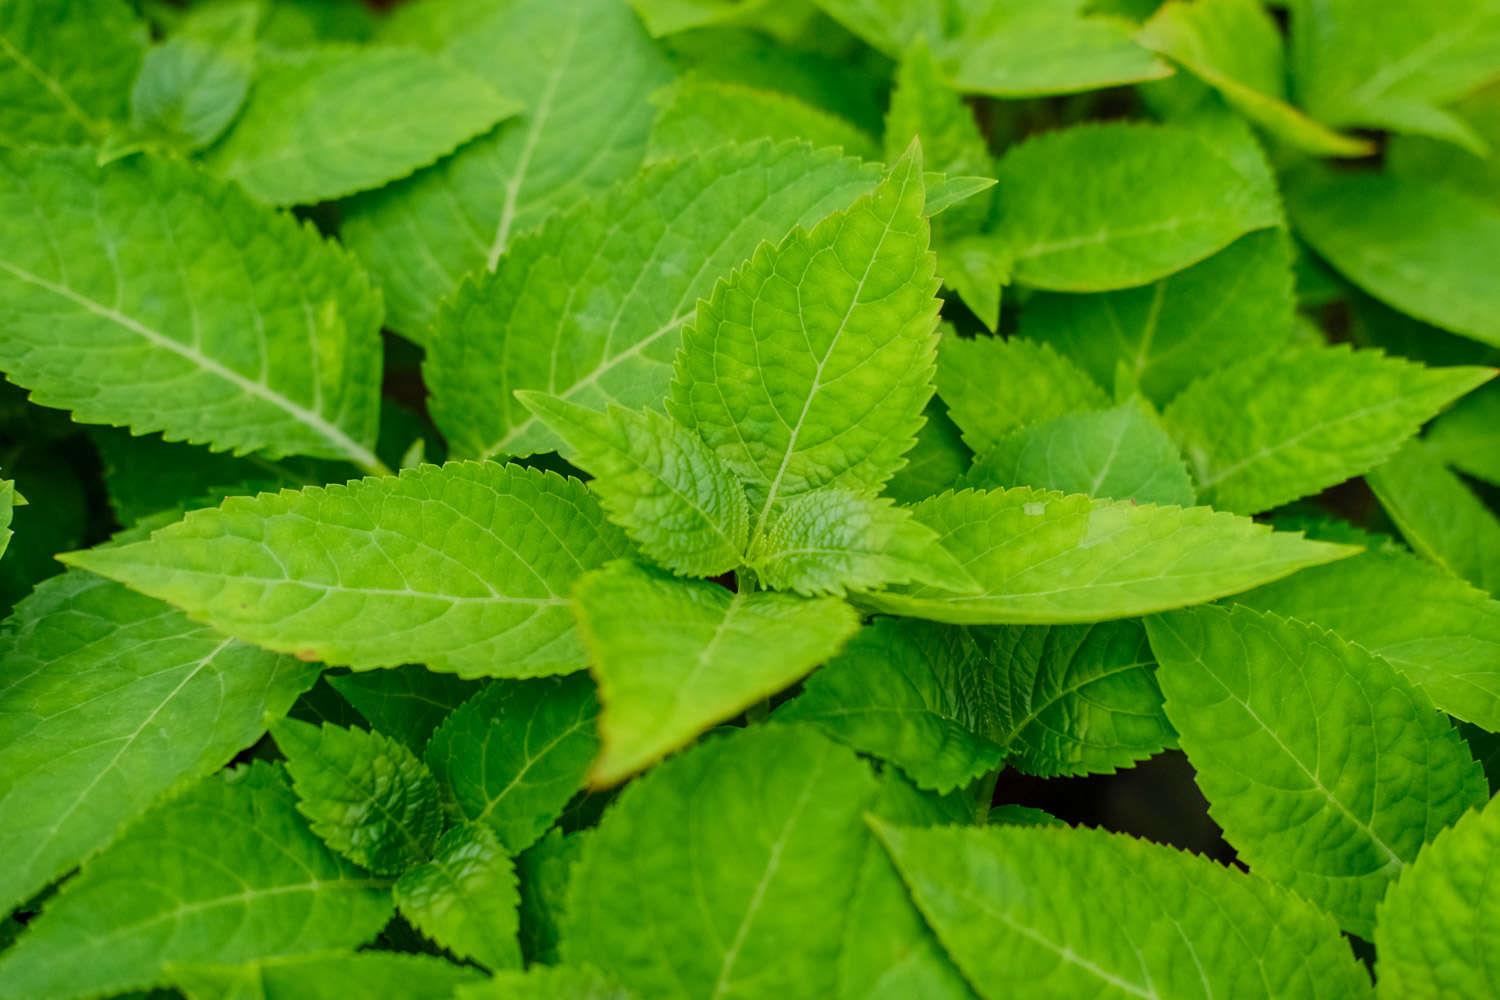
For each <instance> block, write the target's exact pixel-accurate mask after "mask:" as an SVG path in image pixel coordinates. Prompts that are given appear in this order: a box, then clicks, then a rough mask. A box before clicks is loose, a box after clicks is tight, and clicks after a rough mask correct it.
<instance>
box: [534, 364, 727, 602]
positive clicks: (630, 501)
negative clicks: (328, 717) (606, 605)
mask: <svg viewBox="0 0 1500 1000" xmlns="http://www.w3.org/2000/svg"><path fill="white" fill-rule="evenodd" d="M517 398H518V399H519V400H520V401H521V403H522V405H523V406H525V407H526V408H527V409H528V410H530V411H531V412H532V414H533V415H535V417H536V419H538V420H540V421H541V422H542V423H543V425H545V426H546V428H547V429H548V430H549V431H551V432H552V433H553V434H556V435H557V436H558V437H559V438H561V439H562V441H563V443H564V446H565V447H564V448H563V455H564V456H565V457H566V458H567V459H568V461H570V462H571V463H573V464H574V465H576V466H578V467H579V468H580V469H583V470H584V471H585V472H587V473H588V474H589V475H591V476H593V477H594V479H593V482H592V484H591V486H592V489H593V492H594V494H595V495H596V496H598V497H599V503H600V505H601V506H603V507H604V509H605V511H606V512H608V513H609V515H610V519H611V520H612V521H614V522H615V523H616V524H618V525H620V526H621V527H622V528H624V529H625V531H626V532H627V533H628V534H629V535H630V537H631V539H632V540H633V541H634V542H635V543H636V544H637V545H638V546H640V549H641V552H642V553H643V554H644V555H646V556H648V557H650V558H651V559H652V560H654V561H655V562H656V563H657V564H658V565H661V566H664V567H666V568H667V569H670V570H671V571H672V572H674V573H678V574H681V575H683V576H718V575H719V574H721V573H727V572H729V571H730V570H732V569H734V568H735V567H737V566H739V565H740V564H741V563H742V562H743V561H744V555H745V542H746V540H747V538H748V537H749V534H750V505H749V502H748V501H747V500H746V499H745V490H744V487H742V486H741V485H740V481H739V479H737V478H736V477H735V474H734V472H733V471H732V470H730V468H729V467H728V466H727V465H725V464H724V463H723V462H722V461H721V460H720V459H719V456H718V455H717V454H715V453H714V452H713V451H712V450H711V449H710V448H709V447H708V445H706V444H704V443H703V441H702V440H701V439H700V438H699V437H698V436H697V435H696V434H694V433H693V432H691V431H689V430H686V429H685V428H683V427H681V426H680V425H679V424H677V422H676V421H674V420H672V419H671V418H670V417H667V416H664V415H663V414H660V413H657V412H655V411H653V410H647V411H645V412H642V413H635V412H632V411H630V410H626V409H622V408H621V407H618V406H611V407H609V408H608V409H606V410H605V412H603V413H599V412H596V411H594V410H590V409H588V408H586V407H582V406H577V405H575V404H573V403H569V402H568V401H567V400H564V399H560V398H558V397H556V396H548V395H546V394H544V393H538V392H526V391H521V392H519V393H518V394H517Z"/></svg>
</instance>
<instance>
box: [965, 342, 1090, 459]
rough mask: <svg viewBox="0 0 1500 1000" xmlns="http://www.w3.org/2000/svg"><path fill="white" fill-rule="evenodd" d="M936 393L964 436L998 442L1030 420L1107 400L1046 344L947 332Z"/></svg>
mask: <svg viewBox="0 0 1500 1000" xmlns="http://www.w3.org/2000/svg"><path fill="white" fill-rule="evenodd" d="M937 387H938V394H939V395H941V396H942V397H943V402H945V403H947V404H948V415H949V416H950V417H952V418H953V422H954V423H956V424H957V425H958V428H959V430H960V431H961V432H962V434H963V439H964V441H965V442H966V443H967V444H968V445H969V447H970V448H972V449H974V450H975V451H977V452H985V451H988V450H990V449H991V448H994V447H996V446H997V445H999V444H1000V442H1001V441H1003V440H1005V439H1006V438H1007V437H1008V436H1009V435H1011V434H1012V433H1014V432H1015V431H1017V430H1019V429H1020V428H1022V427H1024V426H1025V425H1026V424H1028V423H1035V422H1038V421H1042V420H1050V419H1052V418H1054V417H1061V416H1063V415H1065V414H1068V413H1072V412H1073V411H1075V410H1092V409H1103V408H1104V407H1105V406H1108V405H1109V400H1108V398H1107V397H1106V396H1105V395H1104V390H1103V389H1100V388H1099V386H1098V384H1097V383H1095V382H1093V381H1092V380H1091V379H1090V378H1089V377H1088V376H1087V375H1085V374H1084V373H1083V372H1082V371H1080V370H1079V369H1078V368H1077V367H1076V366H1075V365H1074V364H1073V363H1072V362H1070V361H1069V360H1068V359H1067V358H1065V357H1062V356H1061V355H1059V354H1058V353H1057V352H1056V351H1054V350H1052V348H1050V347H1048V346H1047V345H1046V344H1037V343H1033V342H1031V341H1027V340H1001V339H1000V338H999V337H974V338H972V339H969V338H961V337H957V336H954V335H953V334H952V333H951V332H945V333H944V334H943V338H942V341H941V342H940V343H939V344H938V365H937Z"/></svg>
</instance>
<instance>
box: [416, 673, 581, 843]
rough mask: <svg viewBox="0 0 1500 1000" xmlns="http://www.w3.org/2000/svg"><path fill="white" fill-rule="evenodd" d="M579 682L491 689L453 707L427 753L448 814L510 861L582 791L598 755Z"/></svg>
mask: <svg viewBox="0 0 1500 1000" xmlns="http://www.w3.org/2000/svg"><path fill="white" fill-rule="evenodd" d="M597 713H598V704H597V702H596V701H595V699H594V690H593V685H592V684H590V683H589V679H588V677H587V676H585V675H583V674H576V675H574V676H572V677H565V678H546V679H539V680H527V681H509V680H506V681H494V682H492V683H491V684H490V685H489V686H488V687H486V688H485V689H484V690H483V691H481V692H480V693H479V694H477V695H475V696H474V697H473V698H470V699H469V700H468V701H466V702H464V703H463V704H462V705H460V706H459V707H458V708H457V709H456V710H455V711H454V712H453V714H452V715H451V716H449V717H448V721H447V722H445V723H443V724H442V725H441V726H439V727H438V730H437V732H435V733H433V735H432V742H431V743H429V744H428V745H427V764H428V766H429V767H431V768H432V771H433V773H434V774H435V775H437V778H438V782H439V783H440V784H441V785H442V786H443V791H444V795H445V797H446V798H447V799H448V801H449V802H450V803H451V806H452V809H453V811H454V813H456V814H457V815H458V816H459V817H461V818H462V819H463V820H465V821H466V822H469V823H474V824H478V825H483V826H488V827H489V828H491V829H492V830H494V831H495V835H496V836H497V837H498V838H499V842H500V846H501V847H503V848H504V849H505V850H506V852H507V853H509V854H518V853H520V852H521V851H523V850H525V849H526V848H527V847H529V846H530V845H531V844H532V843H534V842H535V841H536V839H537V838H538V837H540V836H541V835H542V834H543V833H544V832H545V831H546V829H547V827H549V826H551V825H552V822H553V821H554V820H556V819H557V817H558V816H559V815H560V814H561V813H562V811H563V806H565V805H567V802H568V800H569V799H571V798H572V797H573V795H574V793H576V792H577V791H578V789H579V788H580V787H582V785H583V780H584V775H585V774H586V772H587V771H588V768H589V764H590V763H591V762H592V761H593V759H594V756H595V754H596V753H597V752H598V748H599V739H598V737H597V736H596V735H595V716H596V715H597Z"/></svg>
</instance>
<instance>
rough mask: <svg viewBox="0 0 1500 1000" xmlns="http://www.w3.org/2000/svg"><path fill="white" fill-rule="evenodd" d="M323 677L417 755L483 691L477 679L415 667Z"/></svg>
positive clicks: (371, 721)
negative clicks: (459, 709)
mask: <svg viewBox="0 0 1500 1000" xmlns="http://www.w3.org/2000/svg"><path fill="white" fill-rule="evenodd" d="M324 676H325V679H326V680H327V681H328V683H329V684H331V685H332V686H333V689H334V690H335V691H337V692H338V693H339V694H340V695H342V696H343V697H344V700H345V701H347V702H349V704H351V705H353V706H354V710H355V711H357V712H358V713H359V714H360V715H361V716H363V717H364V719H365V721H366V722H368V723H369V724H370V725H371V726H373V727H374V728H375V730H376V731H377V732H380V733H384V734H385V735H386V736H389V737H391V738H392V739H396V740H399V741H401V742H402V743H404V744H405V745H406V746H407V747H408V748H409V749H411V750H415V751H417V752H418V753H421V752H422V749H423V748H424V747H425V746H427V740H428V739H429V738H430V737H431V736H432V731H433V730H434V729H436V728H437V727H438V725H439V724H440V723H441V722H442V721H443V720H444V719H445V718H447V717H448V714H449V713H450V712H452V711H453V710H454V709H455V708H457V707H458V706H459V705H461V704H463V703H464V701H466V700H467V699H468V698H469V697H470V696H472V695H473V694H475V693H476V692H477V691H478V690H479V686H478V685H477V684H475V683H474V682H473V681H466V680H463V679H462V678H460V677H454V676H453V675H452V674H438V673H433V672H432V671H431V670H428V669H427V668H426V667H419V666H414V665H407V666H402V667H394V668H392V669H390V670H372V671H369V672H367V673H361V674H337V675H335V674H326V675H324Z"/></svg>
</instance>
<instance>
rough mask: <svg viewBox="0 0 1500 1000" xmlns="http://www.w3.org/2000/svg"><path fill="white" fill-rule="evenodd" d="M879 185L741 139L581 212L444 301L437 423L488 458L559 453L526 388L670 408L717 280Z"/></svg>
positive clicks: (435, 366)
mask: <svg viewBox="0 0 1500 1000" xmlns="http://www.w3.org/2000/svg"><path fill="white" fill-rule="evenodd" d="M877 176H878V175H877V173H876V168H874V167H873V166H862V165H860V164H859V163H857V162H855V161H853V160H850V159H846V158H842V157H840V156H838V155H837V154H836V153H833V152H827V151H825V152H814V151H812V150H810V149H808V148H807V147H806V146H803V145H800V144H788V145H784V146H775V147H770V146H766V145H760V144H757V145H753V146H727V147H724V148H722V149H718V150H715V151H713V152H711V153H708V154H705V155H703V156H701V157H693V158H690V159H686V160H683V161H680V162H675V163H664V164H660V165H657V166H654V167H650V168H648V169H647V170H645V171H643V172H642V173H641V174H640V175H639V176H637V177H636V178H635V179H633V180H631V181H629V182H627V183H625V184H623V185H621V186H620V187H618V188H616V189H614V190H613V191H611V192H610V193H609V194H607V195H603V196H600V197H599V198H597V199H595V200H593V201H590V202H586V203H584V204H581V205H579V206H578V207H577V208H575V209H573V210H571V211H569V212H568V213H566V214H565V215H562V216H560V217H558V218H557V219H555V220H554V221H552V222H550V223H548V224H547V225H546V226H545V227H544V228H542V229H541V230H540V231H538V232H536V233H534V234H532V235H530V236H527V237H526V238H524V239H521V240H518V241H517V242H516V244H515V246H513V247H512V248H511V249H510V251H509V252H508V253H507V254H506V255H505V258H504V259H503V260H502V261H501V262H500V267H499V270H498V271H496V272H495V273H494V274H492V275H488V276H485V277H482V278H479V279H477V280H475V281H474V282H472V283H466V284H465V285H464V286H463V287H462V288H461V289H460V290H459V292H458V293H457V295H455V297H454V298H453V299H452V301H450V302H448V303H447V304H446V305H445V306H444V309H443V312H442V315H441V317H440V319H439V321H438V324H437V331H436V333H435V335H434V340H433V343H432V349H431V351H430V352H429V355H428V360H427V364H426V366H425V368H424V375H425V376H426V379H427V384H428V385H429V386H430V387H431V391H432V411H433V419H434V420H435V421H436V422H437V425H438V426H439V427H440V428H441V429H442V430H443V432H444V434H445V435H446V436H447V438H448V440H449V442H450V443H451V445H452V447H453V448H454V450H455V451H456V452H460V453H467V454H471V455H480V456H486V457H487V456H491V455H497V454H529V453H531V452H534V451H547V450H551V449H553V448H555V447H557V444H558V441H557V438H556V436H555V435H553V434H552V433H550V432H548V431H547V430H546V429H545V428H544V427H542V426H541V424H540V423H539V422H538V421H537V420H536V419H535V418H534V417H532V416H531V414H530V413H528V412H527V411H526V410H525V408H524V407H522V406H521V404H520V403H519V402H518V401H517V400H516V399H515V398H514V397H513V395H512V393H513V391H514V390H516V389H535V390H539V391H543V392H548V393H552V394H554V395H558V396H561V397H563V398H565V399H568V400H569V401H571V402H574V403H578V404H580V405H585V406H590V407H593V408H596V409H597V408H599V407H601V406H602V405H603V404H605V403H608V402H615V403H619V404H621V405H623V406H625V407H627V408H630V409H640V408H643V407H659V406H660V405H661V402H662V400H663V398H664V397H665V396H666V394H667V388H668V384H669V382H670V380H671V368H670V366H671V363H672V358H673V356H674V354H675V353H676V351H677V348H678V345H679V343H680V342H681V338H682V333H681V331H682V327H683V326H684V324H686V323H688V322H689V321H690V320H691V319H692V318H693V311H694V309H695V307H696V303H697V302H698V300H699V299H700V298H702V297H704V296H706V295H708V294H709V293H710V292H711V291H712V289H713V287H714V282H715V281H716V280H717V279H718V278H719V277H720V276H721V275H723V274H726V273H728V272H729V271H730V270H731V269H732V268H733V267H734V266H735V265H736V264H738V263H740V262H741V261H743V260H744V259H745V258H747V257H749V256H750V255H751V253H753V252H754V250H755V248H756V246H757V245H758V244H760V243H761V241H763V240H767V239H771V240H779V239H781V238H782V237H784V236H785V235H786V233H787V232H788V231H790V230H791V229H792V228H793V227H794V226H798V225H805V224H811V223H812V222H815V221H817V220H818V219H820V218H822V217H823V216H825V215H827V214H828V213H829V212H832V211H834V210H836V209H838V208H841V207H844V206H847V205H848V204H849V203H850V202H851V201H853V200H854V199H855V198H856V197H858V196H859V195H860V194H863V193H865V192H866V191H868V190H869V189H870V186H871V185H872V184H873V183H874V182H875V180H876V177H877ZM584 300H587V302H588V303H589V307H588V308H587V309H580V308H576V307H574V306H573V305H572V303H577V302H582V301H584Z"/></svg>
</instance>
